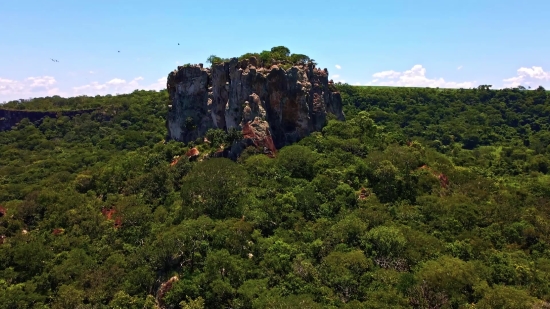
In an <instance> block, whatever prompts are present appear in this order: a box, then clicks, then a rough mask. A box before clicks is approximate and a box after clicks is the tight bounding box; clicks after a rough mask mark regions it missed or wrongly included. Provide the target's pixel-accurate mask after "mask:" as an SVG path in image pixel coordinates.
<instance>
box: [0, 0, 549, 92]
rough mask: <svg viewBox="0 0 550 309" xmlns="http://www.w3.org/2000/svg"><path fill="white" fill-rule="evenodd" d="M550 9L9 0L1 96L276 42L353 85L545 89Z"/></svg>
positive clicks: (119, 83) (0, 41)
mask: <svg viewBox="0 0 550 309" xmlns="http://www.w3.org/2000/svg"><path fill="white" fill-rule="evenodd" d="M548 12H550V1H548V0H523V1H512V0H500V1H494V0H475V1H474V0H460V1H458V0H445V1H441V0H414V1H413V0H384V1H380V0H378V1H370V0H359V1H355V0H341V1H324V0H316V1H306V0H292V1H290V0H279V1H265V0H264V1H238V0H236V1H227V0H223V1H222V0H209V1H186V0H164V1H141V0H132V1H130V0H124V1H123V0H108V1H107V0H94V1H85V0H82V1H81V0H78V1H77V0H49V1H46V0H5V1H0V50H1V52H0V55H1V56H0V102H2V101H8V100H12V99H19V98H25V99H26V98H30V97H36V96H46V95H53V94H59V95H62V96H74V95H81V94H86V95H96V94H106V93H112V94H115V93H124V92H131V91H133V90H134V89H136V88H139V89H161V88H164V87H165V81H166V76H167V75H168V73H169V72H170V71H172V70H174V69H175V68H176V67H177V66H178V65H182V64H184V63H199V62H205V59H206V58H207V57H208V56H209V55H210V54H215V55H218V56H221V57H231V56H239V55H241V54H244V53H245V52H253V51H261V50H265V49H270V48H271V47H273V46H277V45H284V46H287V47H288V48H290V50H291V51H292V52H296V53H302V54H307V55H309V56H310V57H312V58H314V59H315V60H316V61H317V62H318V63H319V66H320V67H322V68H324V67H326V68H328V70H329V73H330V77H331V78H333V79H334V80H335V81H345V82H347V83H350V84H357V83H359V84H361V85H369V84H370V85H402V86H432V87H436V86H439V87H465V88H468V87H476V86H478V85H481V84H491V85H493V86H494V87H495V88H501V87H506V86H515V85H518V84H521V85H524V86H532V87H537V86H538V85H542V86H544V87H546V88H550V73H549V72H550V56H549V55H550V40H548V37H549V33H550V32H549V29H550V19H549V18H548ZM178 43H180V45H179V46H178ZM119 50H120V53H118V51H119ZM51 58H53V59H57V60H59V62H53V61H51V60H50V59H51ZM337 66H338V67H339V69H338V68H337Z"/></svg>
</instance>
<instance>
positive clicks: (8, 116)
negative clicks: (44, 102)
mask: <svg viewBox="0 0 550 309" xmlns="http://www.w3.org/2000/svg"><path fill="white" fill-rule="evenodd" d="M95 110H96V109H83V110H76V111H59V112H57V111H48V112H44V111H27V110H11V109H0V132H1V131H8V130H11V128H12V127H13V126H15V125H17V124H18V123H19V122H21V120H23V119H25V118H27V119H29V121H30V122H32V123H34V124H36V125H39V124H40V123H42V120H44V118H46V117H50V118H57V117H58V116H68V117H73V116H76V115H80V114H86V113H91V112H93V111H95Z"/></svg>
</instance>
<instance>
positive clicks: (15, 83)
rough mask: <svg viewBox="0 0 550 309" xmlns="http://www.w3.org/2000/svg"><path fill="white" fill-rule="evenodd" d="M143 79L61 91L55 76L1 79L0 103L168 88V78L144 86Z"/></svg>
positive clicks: (118, 79) (114, 79) (115, 80)
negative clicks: (57, 96)
mask: <svg viewBox="0 0 550 309" xmlns="http://www.w3.org/2000/svg"><path fill="white" fill-rule="evenodd" d="M142 81H143V77H141V76H140V77H136V78H134V79H132V80H131V81H126V80H124V79H120V78H113V79H111V80H110V81H107V82H105V83H100V82H97V81H95V82H92V83H90V84H86V85H81V86H77V87H72V88H70V89H66V90H65V89H60V88H59V87H58V86H57V84H58V82H57V80H56V79H55V78H54V77H53V76H39V77H28V78H26V79H24V80H12V79H6V78H2V77H0V102H4V101H5V102H7V101H11V100H19V99H29V98H36V97H46V96H54V95H59V96H62V97H73V96H79V95H88V96H95V95H106V94H117V93H118V94H124V93H130V92H133V91H134V90H136V89H140V90H142V89H143V90H161V89H164V88H166V77H161V78H159V79H158V80H157V81H156V82H154V83H152V84H142Z"/></svg>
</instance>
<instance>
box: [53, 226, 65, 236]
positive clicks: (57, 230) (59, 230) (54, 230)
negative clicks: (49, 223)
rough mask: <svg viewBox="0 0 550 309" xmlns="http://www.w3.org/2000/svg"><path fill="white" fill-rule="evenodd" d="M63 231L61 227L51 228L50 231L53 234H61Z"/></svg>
mask: <svg viewBox="0 0 550 309" xmlns="http://www.w3.org/2000/svg"><path fill="white" fill-rule="evenodd" d="M64 233H65V229H62V228H57V229H53V231H52V234H53V235H55V236H57V235H62V234H64Z"/></svg>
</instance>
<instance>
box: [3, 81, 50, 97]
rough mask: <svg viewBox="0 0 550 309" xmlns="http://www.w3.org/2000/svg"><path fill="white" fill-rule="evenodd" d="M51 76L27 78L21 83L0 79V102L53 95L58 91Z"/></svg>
mask: <svg viewBox="0 0 550 309" xmlns="http://www.w3.org/2000/svg"><path fill="white" fill-rule="evenodd" d="M56 83H57V81H56V80H55V78H54V77H52V76H39V77H28V78H26V79H24V80H22V81H20V80H12V79H7V78H1V77H0V101H10V100H18V99H28V98H31V97H37V96H48V95H50V96H51V95H55V94H56V93H57V92H58V91H59V89H58V88H56V87H55V84H56Z"/></svg>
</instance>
